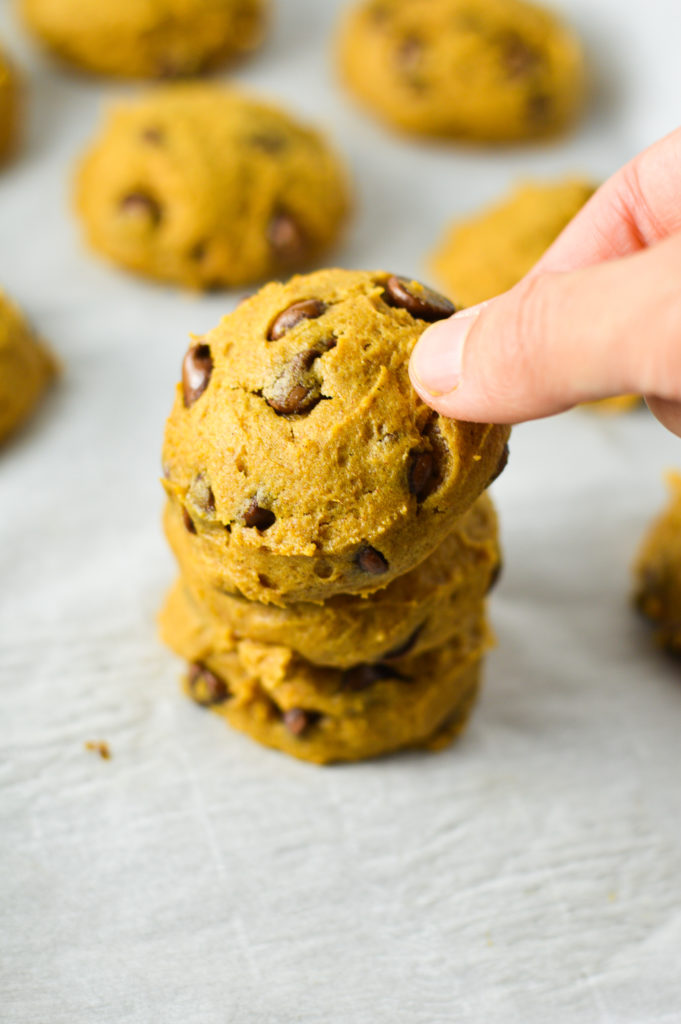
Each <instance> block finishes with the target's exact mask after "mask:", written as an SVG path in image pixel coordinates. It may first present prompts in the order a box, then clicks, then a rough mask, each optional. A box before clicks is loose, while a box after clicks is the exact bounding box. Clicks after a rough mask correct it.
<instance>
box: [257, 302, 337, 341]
mask: <svg viewBox="0 0 681 1024" xmlns="http://www.w3.org/2000/svg"><path fill="white" fill-rule="evenodd" d="M326 308H327V306H326V303H325V302H322V300H321V299H303V300H302V302H294V303H293V305H292V306H288V307H287V308H286V309H285V310H283V311H282V312H281V313H279V315H278V316H277V317H276V318H275V319H274V320H273V321H272V323H271V324H270V328H269V330H268V332H267V338H268V341H278V340H279V338H283V336H284V335H285V334H286V333H287V332H288V331H290V330H292V329H293V328H294V327H295V326H296V324H299V323H300V322H301V321H302V320H316V319H317V318H318V317H320V316H321V315H322V313H325V312H326Z"/></svg>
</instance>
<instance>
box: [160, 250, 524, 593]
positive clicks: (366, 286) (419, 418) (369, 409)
mask: <svg viewBox="0 0 681 1024" xmlns="http://www.w3.org/2000/svg"><path fill="white" fill-rule="evenodd" d="M453 308H454V307H453V306H452V304H451V303H450V302H449V301H448V300H447V299H445V298H444V297H443V296H441V295H438V294H437V293H435V292H433V291H431V290H430V289H429V288H426V287H425V286H424V285H422V284H419V283H418V282H416V281H413V280H410V279H408V278H403V277H399V276H396V275H391V274H388V273H385V272H380V271H376V272H370V271H347V270H324V271H319V272H317V273H314V274H309V275H306V276H298V277H294V278H292V279H291V280H290V281H289V282H288V283H286V284H280V283H272V284H269V285H267V286H266V287H265V288H263V289H262V290H261V291H260V292H258V293H257V295H255V296H253V297H252V298H250V299H249V300H248V301H246V302H244V303H242V304H241V305H240V306H239V307H237V309H236V310H235V311H234V312H233V313H232V314H230V315H229V316H226V317H224V318H223V320H222V321H221V323H220V324H219V325H218V326H217V327H216V328H215V329H214V330H212V331H210V332H209V333H208V334H207V335H205V336H202V337H197V338H195V339H194V341H193V343H192V345H191V347H190V348H189V350H188V352H187V355H186V357H185V360H184V368H183V379H182V383H181V384H180V385H178V387H177V393H176V398H175V404H174V407H173V410H172V413H171V415H170V418H169V420H168V423H167V427H166V434H165V442H164V448H163V464H164V485H165V488H166V491H167V494H168V498H169V501H170V502H171V504H172V505H173V506H174V513H173V514H175V515H177V516H181V517H182V520H183V523H184V528H185V530H186V532H187V533H188V535H189V540H190V543H191V545H192V548H193V550H192V552H191V554H187V556H186V557H187V558H190V559H191V561H192V562H193V563H194V564H195V566H196V572H197V573H200V574H202V575H203V576H204V577H205V578H206V579H207V580H208V581H209V584H210V586H211V587H217V588H219V589H221V590H224V591H225V592H226V593H231V594H235V593H239V594H241V595H243V596H244V597H247V598H249V599H252V600H259V601H262V602H263V603H265V604H277V605H280V606H284V605H286V604H290V603H292V602H296V601H323V600H328V599H329V598H330V597H333V595H334V594H339V593H346V594H359V593H370V592H371V591H374V590H379V589H381V588H383V587H385V586H387V585H388V584H389V583H390V582H391V580H393V579H395V578H396V577H398V576H400V575H402V574H403V573H405V572H408V571H409V570H410V569H413V568H414V567H415V566H417V565H418V564H419V563H420V562H421V561H423V559H425V558H427V557H428V555H430V554H431V553H432V552H433V551H434V550H435V548H437V546H438V545H439V544H441V543H442V542H443V541H444V539H445V537H446V536H447V535H448V534H449V533H450V531H451V530H452V529H453V527H454V525H455V523H456V521H457V519H458V518H459V516H461V515H462V514H463V513H464V512H465V511H466V510H467V509H468V508H469V507H470V505H472V504H473V502H474V501H475V500H476V498H477V497H478V496H479V495H480V494H481V493H482V491H483V490H484V489H485V488H486V487H487V486H488V485H489V483H490V482H491V481H492V480H493V479H494V478H495V477H496V476H497V475H498V474H499V473H500V472H501V470H502V469H503V467H504V465H505V462H506V458H507V454H508V447H507V440H508V436H509V428H508V427H506V426H492V425H490V424H481V423H463V422H459V421H456V420H449V419H444V418H441V417H439V416H438V414H437V413H434V412H433V411H432V410H431V409H429V408H428V407H427V406H426V405H424V404H423V403H422V402H421V401H420V400H419V399H418V397H417V396H416V394H415V392H414V391H413V389H412V387H411V385H410V382H409V375H408V369H407V367H408V362H409V355H410V353H411V350H412V348H413V346H414V344H415V342H416V340H417V339H418V337H419V336H420V335H421V333H422V332H423V330H424V329H425V327H426V325H427V324H428V323H429V322H432V321H434V320H438V319H441V318H443V317H446V316H448V315H449V314H450V313H451V312H452V311H453Z"/></svg>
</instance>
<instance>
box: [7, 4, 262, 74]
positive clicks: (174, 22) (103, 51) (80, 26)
mask: <svg viewBox="0 0 681 1024" xmlns="http://www.w3.org/2000/svg"><path fill="white" fill-rule="evenodd" d="M20 9H21V12H22V14H23V16H24V20H25V22H26V24H27V25H28V27H29V28H30V29H31V30H32V31H33V32H34V33H35V35H36V36H37V37H38V38H39V39H40V40H41V42H42V43H43V44H44V45H45V46H46V47H47V48H48V49H50V50H52V51H53V52H54V53H56V54H58V56H59V57H61V58H63V59H64V60H66V61H69V62H70V63H72V64H75V65H77V66H78V67H81V68H85V69H86V70H88V71H94V72H97V73H100V74H105V75H121V76H129V77H136V78H159V77H164V78H165V77H174V76H180V75H196V74H199V73H200V72H202V71H206V70H208V69H210V68H213V67H217V66H219V65H221V64H223V63H224V62H225V61H227V60H229V59H230V58H231V57H235V56H238V55H240V54H242V53H245V52H246V51H248V50H251V49H252V48H253V47H254V46H256V45H257V44H258V43H259V42H260V39H261V37H262V32H263V24H264V15H265V2H264V0H115V2H108V0H20Z"/></svg>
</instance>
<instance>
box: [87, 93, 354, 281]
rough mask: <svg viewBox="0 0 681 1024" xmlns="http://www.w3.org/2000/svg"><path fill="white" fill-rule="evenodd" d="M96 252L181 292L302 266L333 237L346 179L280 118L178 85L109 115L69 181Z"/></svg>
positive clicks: (314, 138) (314, 143)
mask: <svg viewBox="0 0 681 1024" xmlns="http://www.w3.org/2000/svg"><path fill="white" fill-rule="evenodd" d="M76 201H77V208H78V211H79V213H80V215H81V217H82V220H83V225H84V227H85V232H86V235H87V238H88V240H89V242H90V244H91V245H92V247H93V248H94V249H96V250H97V251H98V252H100V253H102V254H103V255H104V256H107V257H109V259H111V260H113V261H114V262H116V263H119V264H121V266H123V267H127V268H128V269H130V270H134V271H137V272H138V273H140V274H145V275H147V276H149V277H154V278H158V279H159V280H163V281H171V282H175V283H177V284H182V285H186V286H188V287H190V288H219V287H232V286H236V285H243V284H246V283H248V282H252V281H257V280H261V279H263V278H266V277H271V276H276V275H279V274H281V273H284V272H290V270H292V269H295V268H296V267H299V266H302V265H304V264H307V263H309V262H310V261H311V260H312V259H313V258H315V257H316V256H317V255H318V254H319V253H320V252H322V251H323V250H324V249H326V248H328V247H329V246H330V245H331V243H332V242H334V241H335V239H336V238H337V236H338V234H339V231H340V228H341V226H342V224H343V222H344V220H345V219H346V216H347V213H348V207H349V197H348V184H347V180H346V176H345V172H344V170H343V168H342V166H341V164H340V162H339V160H338V158H337V157H336V155H335V154H334V153H333V152H332V151H331V150H330V149H329V147H328V146H327V144H326V142H325V140H324V139H323V138H322V137H321V135H319V134H318V133H317V132H315V131H312V130H311V129H309V128H306V127H304V126H302V125H301V124H299V123H298V122H297V121H295V120H294V119H293V118H291V117H289V115H288V114H286V113H285V112H284V111H282V110H280V109H278V108H277V107H274V106H270V105H269V104H267V103H263V102H261V101H260V100H257V99H253V98H250V97H248V96H246V95H243V94H241V93H238V92H235V91H233V90H230V89H227V88H224V87H221V86H217V85H205V84H198V85H196V84H194V85H175V86H172V85H171V86H165V87H164V88H162V89H158V90H155V91H153V92H151V93H150V94H149V95H147V96H146V97H144V98H143V99H137V100H134V101H133V102H130V103H127V104H125V105H123V106H121V107H119V108H118V109H116V110H114V111H113V112H112V114H111V116H110V118H109V120H108V121H107V123H106V125H105V128H104V131H103V133H102V135H101V136H100V138H99V139H98V141H96V142H95V144H94V145H93V146H92V148H91V149H90V151H89V152H88V154H87V155H86V157H85V159H84V161H83V163H82V165H81V167H80V173H79V175H78V181H77V190H76Z"/></svg>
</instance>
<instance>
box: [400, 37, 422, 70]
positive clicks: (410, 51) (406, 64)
mask: <svg viewBox="0 0 681 1024" xmlns="http://www.w3.org/2000/svg"><path fill="white" fill-rule="evenodd" d="M422 58H423V40H421V39H419V38H418V36H406V37H405V38H404V39H403V40H402V42H401V43H400V45H399V46H398V48H397V63H398V65H399V67H400V70H401V71H403V72H405V73H406V74H407V75H409V74H412V73H413V72H415V71H417V70H418V69H419V66H420V64H421V60H422Z"/></svg>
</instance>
